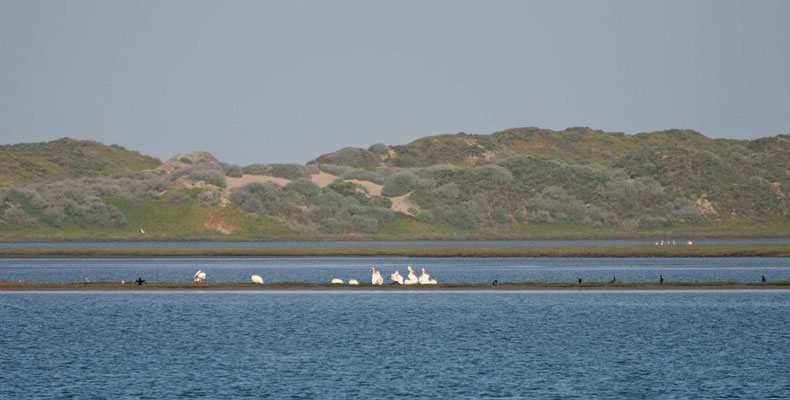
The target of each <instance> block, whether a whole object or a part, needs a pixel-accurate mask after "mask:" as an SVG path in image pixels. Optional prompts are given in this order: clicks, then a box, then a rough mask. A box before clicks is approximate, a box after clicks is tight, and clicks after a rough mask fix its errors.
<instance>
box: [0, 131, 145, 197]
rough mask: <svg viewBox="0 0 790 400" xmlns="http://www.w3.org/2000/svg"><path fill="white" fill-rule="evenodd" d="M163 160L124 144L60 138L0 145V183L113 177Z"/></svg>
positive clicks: (142, 168) (17, 183)
mask: <svg viewBox="0 0 790 400" xmlns="http://www.w3.org/2000/svg"><path fill="white" fill-rule="evenodd" d="M159 164H160V161H159V160H157V159H156V158H153V157H148V156H144V155H141V154H140V153H138V152H136V151H129V150H126V149H125V148H123V147H122V146H118V145H112V146H105V145H103V144H101V143H97V142H93V141H86V140H74V139H68V138H63V139H58V140H54V141H51V142H42V143H22V144H15V145H2V146H0V186H11V185H20V184H25V183H31V182H45V181H53V180H63V179H71V178H79V177H86V176H110V175H117V174H127V173H131V172H136V171H142V170H145V169H151V168H156V167H157V166H159Z"/></svg>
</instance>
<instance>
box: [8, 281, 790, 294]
mask: <svg viewBox="0 0 790 400" xmlns="http://www.w3.org/2000/svg"><path fill="white" fill-rule="evenodd" d="M745 289H760V290H762V289H781V290H790V281H777V282H769V283H766V284H761V283H742V282H734V281H713V282H699V283H691V282H665V283H664V284H663V285H660V284H658V282H633V283H631V282H618V283H616V284H610V283H607V282H585V283H583V284H582V285H578V284H576V283H571V282H513V283H499V284H498V285H497V286H494V285H492V284H491V283H479V284H463V283H442V284H439V285H381V286H373V285H371V284H369V283H362V284H360V285H358V286H350V285H340V284H334V285H333V284H329V283H307V282H274V283H266V284H263V285H256V284H254V283H241V282H226V283H206V282H204V283H193V282H151V283H145V284H143V285H142V286H138V285H137V284H135V283H134V282H126V283H125V284H122V283H120V282H92V283H82V282H79V283H55V282H10V281H0V292H3V291H6V292H9V291H122V292H139V291H248V292H249V291H278V290H279V291H300V290H306V291H345V292H354V291H371V290H373V291H381V292H394V291H401V292H402V291H446V290H486V291H508V290H528V291H546V290H567V291H585V290H605V291H617V290H745Z"/></svg>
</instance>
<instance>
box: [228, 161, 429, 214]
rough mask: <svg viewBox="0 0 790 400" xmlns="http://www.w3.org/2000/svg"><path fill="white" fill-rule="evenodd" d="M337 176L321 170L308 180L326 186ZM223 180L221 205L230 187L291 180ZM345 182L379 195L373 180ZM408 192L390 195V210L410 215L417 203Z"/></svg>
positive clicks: (263, 177) (259, 177)
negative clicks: (411, 199) (412, 200)
mask: <svg viewBox="0 0 790 400" xmlns="http://www.w3.org/2000/svg"><path fill="white" fill-rule="evenodd" d="M337 178H338V177H337V176H335V175H332V174H327V173H326V172H321V173H318V174H315V175H311V176H310V180H311V181H313V183H315V184H316V185H318V186H320V187H326V186H328V185H329V184H331V183H332V182H334V181H335V179H337ZM225 181H226V182H227V183H228V187H227V188H225V190H223V191H222V204H223V205H227V204H228V202H229V200H228V199H229V198H230V190H231V189H234V188H238V187H242V186H244V185H248V184H250V183H254V182H260V183H264V182H272V183H276V184H278V185H280V186H285V185H287V184H288V183H289V182H291V180H290V179H285V178H277V177H274V176H268V175H242V176H241V177H240V178H233V177H230V176H229V177H226V178H225ZM347 182H352V183H355V184H357V185H360V186H362V187H364V188H365V189H367V190H368V193H366V194H367V195H368V197H370V196H381V188H382V186H381V185H379V184H376V183H373V182H369V181H360V180H358V179H348V180H347ZM410 194H411V193H407V194H404V195H403V196H398V197H390V198H389V199H390V200H392V207H390V210H392V211H397V212H402V213H404V214H408V215H412V214H411V213H410V212H409V208H411V207H414V208H417V205H416V204H414V203H412V202H411V201H409V200H408V197H409V195H410Z"/></svg>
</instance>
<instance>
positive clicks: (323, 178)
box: [310, 171, 337, 187]
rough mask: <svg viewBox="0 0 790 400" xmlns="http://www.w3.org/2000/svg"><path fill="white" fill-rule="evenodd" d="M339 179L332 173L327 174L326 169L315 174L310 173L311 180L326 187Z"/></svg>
mask: <svg viewBox="0 0 790 400" xmlns="http://www.w3.org/2000/svg"><path fill="white" fill-rule="evenodd" d="M335 179H337V176H335V175H332V174H327V173H326V172H324V171H321V172H319V173H317V174H315V175H310V180H311V181H313V183H315V184H316V185H318V186H321V187H325V186H329V184H330V183H332V182H334V181H335Z"/></svg>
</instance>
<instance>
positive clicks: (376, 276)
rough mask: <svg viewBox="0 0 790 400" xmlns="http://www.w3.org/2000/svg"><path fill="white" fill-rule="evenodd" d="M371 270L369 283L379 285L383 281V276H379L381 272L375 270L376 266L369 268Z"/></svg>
mask: <svg viewBox="0 0 790 400" xmlns="http://www.w3.org/2000/svg"><path fill="white" fill-rule="evenodd" d="M371 269H372V270H373V276H372V277H371V279H370V283H372V284H374V285H381V284H382V283H384V278H382V277H381V272H379V271H376V268H371Z"/></svg>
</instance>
